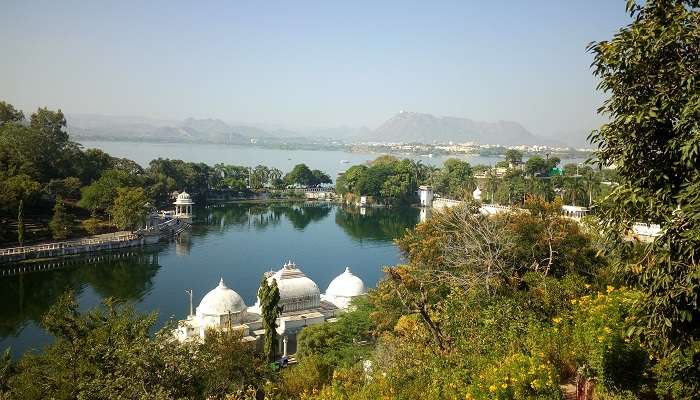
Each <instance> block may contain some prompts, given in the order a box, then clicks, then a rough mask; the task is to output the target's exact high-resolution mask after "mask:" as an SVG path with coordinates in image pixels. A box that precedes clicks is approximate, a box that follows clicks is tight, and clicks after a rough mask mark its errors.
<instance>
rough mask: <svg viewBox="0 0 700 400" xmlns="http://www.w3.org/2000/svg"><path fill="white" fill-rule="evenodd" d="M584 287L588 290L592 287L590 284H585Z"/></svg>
mask: <svg viewBox="0 0 700 400" xmlns="http://www.w3.org/2000/svg"><path fill="white" fill-rule="evenodd" d="M583 286H585V287H586V289H590V288H591V285H589V284H588V283H587V284H585V285H583Z"/></svg>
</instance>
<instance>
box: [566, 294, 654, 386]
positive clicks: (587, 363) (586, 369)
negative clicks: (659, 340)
mask: <svg viewBox="0 0 700 400" xmlns="http://www.w3.org/2000/svg"><path fill="white" fill-rule="evenodd" d="M639 297H640V293H639V292H637V291H635V290H630V289H627V288H615V287H613V286H607V287H606V289H605V292H595V293H591V294H589V295H585V296H581V297H579V298H578V299H576V301H575V302H574V304H573V306H572V309H571V312H570V313H568V314H567V315H564V316H562V317H561V320H560V322H559V323H558V324H557V323H555V325H556V328H555V329H558V331H559V332H560V334H562V335H563V336H564V337H565V338H567V339H566V342H567V343H568V346H567V347H568V348H567V350H566V351H565V357H568V359H569V360H570V361H571V362H573V363H574V364H575V365H576V366H577V367H578V370H579V373H582V374H583V375H586V376H587V377H589V378H594V379H596V380H597V381H598V383H599V384H602V385H603V386H604V387H605V388H608V389H613V388H619V387H624V388H639V387H640V385H641V384H643V383H644V381H645V379H644V375H643V374H644V370H645V369H646V368H647V366H648V361H649V357H648V355H647V353H646V352H645V351H644V349H642V347H641V346H640V344H639V341H638V340H636V339H632V338H630V337H628V336H627V334H626V321H628V320H630V319H631V318H633V317H632V316H630V310H631V307H632V305H633V304H634V302H635V301H637V300H639Z"/></svg>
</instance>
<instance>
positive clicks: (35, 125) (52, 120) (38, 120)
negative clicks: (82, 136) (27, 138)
mask: <svg viewBox="0 0 700 400" xmlns="http://www.w3.org/2000/svg"><path fill="white" fill-rule="evenodd" d="M66 125H67V123H66V117H65V116H64V115H63V112H61V110H58V111H51V110H49V109H48V108H46V107H44V108H39V109H38V110H36V112H35V113H33V114H32V116H31V117H30V119H29V126H30V127H31V128H32V129H34V130H36V131H39V132H41V133H43V134H44V135H47V136H48V137H50V138H51V139H52V140H53V141H55V142H57V143H66V142H68V132H67V131H66Z"/></svg>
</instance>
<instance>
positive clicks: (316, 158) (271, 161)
mask: <svg viewBox="0 0 700 400" xmlns="http://www.w3.org/2000/svg"><path fill="white" fill-rule="evenodd" d="M80 143H81V144H82V145H83V146H85V148H97V149H101V150H104V151H106V152H107V153H109V154H111V155H112V156H115V157H126V158H129V159H131V160H134V161H136V162H137V163H139V164H141V165H142V166H144V167H146V166H148V163H149V162H150V161H151V160H153V159H154V158H158V157H161V158H171V159H179V160H184V161H191V162H203V163H206V164H209V165H214V164H217V163H224V164H231V165H243V166H248V167H254V166H256V165H258V164H262V165H267V166H268V167H275V168H278V169H280V170H281V171H283V172H289V171H291V169H292V168H293V167H294V166H295V165H296V164H300V163H304V164H306V165H308V166H309V167H310V168H312V169H320V170H321V171H324V172H326V173H327V174H329V175H330V176H331V178H332V179H333V180H335V177H336V175H337V174H338V172H341V171H344V170H346V169H348V168H349V167H351V166H352V165H356V164H362V163H365V162H367V161H370V160H374V159H375V158H377V157H378V156H379V155H380V154H376V153H349V152H345V151H328V150H318V151H317V150H276V149H262V148H258V147H244V146H232V145H216V144H187V143H140V142H94V141H81V142H80ZM397 157H403V158H410V159H413V160H416V161H422V162H423V163H424V164H427V165H436V166H441V165H442V163H443V162H445V160H447V159H448V158H459V159H462V160H467V161H469V163H471V164H472V165H477V164H485V165H495V164H496V163H497V162H498V161H501V160H503V158H502V157H481V156H471V155H469V156H467V155H460V156H455V155H453V156H449V157H447V156H435V157H432V158H429V157H426V156H418V155H415V154H405V155H398V156H397ZM343 160H345V161H348V163H341V161H343ZM583 161H585V160H584V159H565V160H563V162H562V165H563V164H566V163H570V162H573V163H581V162H583Z"/></svg>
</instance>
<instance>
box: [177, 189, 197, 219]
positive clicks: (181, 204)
mask: <svg viewBox="0 0 700 400" xmlns="http://www.w3.org/2000/svg"><path fill="white" fill-rule="evenodd" d="M173 204H175V214H174V215H173V216H174V217H175V218H180V219H184V220H187V221H188V222H189V221H191V220H192V206H193V205H194V201H192V197H191V196H190V195H189V193H187V192H185V191H184V190H183V191H182V193H180V194H178V195H177V199H176V200H175V203H173Z"/></svg>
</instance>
